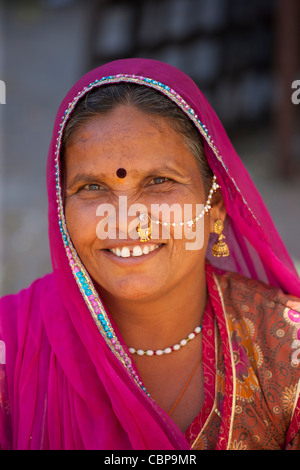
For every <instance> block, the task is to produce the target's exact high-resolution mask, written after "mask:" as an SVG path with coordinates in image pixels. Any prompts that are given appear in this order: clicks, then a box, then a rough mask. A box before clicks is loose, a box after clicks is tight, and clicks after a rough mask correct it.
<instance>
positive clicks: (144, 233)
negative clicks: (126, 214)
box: [136, 214, 152, 242]
mask: <svg viewBox="0 0 300 470" xmlns="http://www.w3.org/2000/svg"><path fill="white" fill-rule="evenodd" d="M147 217H148V220H147ZM139 221H140V223H139V224H138V226H137V229H136V230H137V232H138V234H139V237H140V242H147V241H149V240H151V230H152V220H151V218H150V216H149V215H148V214H140V215H139ZM146 221H147V222H148V225H147V226H146V227H145V228H143V227H142V225H141V222H146Z"/></svg>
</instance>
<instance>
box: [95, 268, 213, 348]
mask: <svg viewBox="0 0 300 470" xmlns="http://www.w3.org/2000/svg"><path fill="white" fill-rule="evenodd" d="M193 277H194V276H193ZM100 291H101V289H100ZM100 295H101V297H102V299H103V301H104V303H105V305H106V307H107V309H108V311H109V312H110V314H111V315H112V317H113V319H114V321H115V323H116V326H117V328H118V329H119V331H120V333H121V335H122V337H123V339H124V341H125V343H126V344H127V345H128V346H131V347H134V348H141V349H161V348H164V347H167V346H170V345H172V344H175V343H176V342H177V341H180V340H181V339H184V338H185V337H186V336H187V335H188V334H189V333H191V332H192V331H193V329H194V328H195V327H196V326H199V325H200V324H201V323H202V317H203V313H204V310H205V306H206V300H207V290H206V278H205V270H204V271H203V273H202V275H200V278H199V276H198V277H197V280H195V279H185V282H184V283H181V285H175V286H173V289H172V290H168V292H165V293H163V292H161V293H159V295H157V296H156V297H153V298H147V299H145V298H144V299H121V298H116V297H112V296H111V295H110V294H109V293H108V292H102V291H101V293H100Z"/></svg>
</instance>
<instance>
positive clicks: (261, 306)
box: [216, 272, 300, 327]
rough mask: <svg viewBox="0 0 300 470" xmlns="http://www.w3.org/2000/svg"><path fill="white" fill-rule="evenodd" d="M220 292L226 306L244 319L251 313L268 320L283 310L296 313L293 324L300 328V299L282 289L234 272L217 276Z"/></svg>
mask: <svg viewBox="0 0 300 470" xmlns="http://www.w3.org/2000/svg"><path fill="white" fill-rule="evenodd" d="M216 278H217V280H218V284H219V286H220V290H221V292H222V295H223V296H224V298H226V304H227V305H228V306H229V307H233V308H234V309H235V310H236V314H237V315H239V316H241V317H244V316H245V314H246V313H249V314H250V315H251V312H252V314H253V315H255V316H256V317H259V316H262V317H263V318H264V319H265V320H267V319H268V315H266V314H267V313H269V314H270V315H272V316H273V317H274V315H275V314H276V312H280V313H282V311H283V309H289V310H292V311H293V312H295V315H294V316H292V315H291V318H293V320H294V321H293V323H295V324H296V325H298V326H299V327H300V299H299V298H297V297H295V296H293V295H290V294H286V293H284V292H283V291H282V290H281V289H280V288H278V287H276V286H272V285H269V284H266V283H264V282H262V281H259V280H256V279H251V278H247V277H245V276H242V275H240V274H237V273H234V272H224V273H221V274H220V273H218V274H216Z"/></svg>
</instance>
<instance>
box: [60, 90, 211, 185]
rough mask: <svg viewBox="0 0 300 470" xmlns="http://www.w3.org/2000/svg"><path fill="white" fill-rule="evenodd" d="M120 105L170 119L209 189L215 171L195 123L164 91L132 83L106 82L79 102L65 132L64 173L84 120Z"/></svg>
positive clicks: (62, 158) (63, 146) (62, 159)
mask: <svg viewBox="0 0 300 470" xmlns="http://www.w3.org/2000/svg"><path fill="white" fill-rule="evenodd" d="M120 105H130V106H134V107H135V108H136V109H138V110H139V111H142V112H144V113H146V114H152V115H158V116H160V117H163V118H166V119H168V120H169V123H170V125H172V127H173V129H175V130H176V131H177V132H179V133H180V134H181V135H182V138H183V140H184V142H185V144H186V145H187V147H188V149H189V150H190V151H191V153H192V154H193V155H194V157H195V158H196V160H197V162H198V165H199V168H200V171H201V175H202V179H203V184H204V187H205V190H207V191H208V190H209V188H210V185H211V180H212V176H213V172H212V170H211V169H210V167H209V165H208V163H207V160H206V156H205V153H204V149H203V142H202V138H201V135H200V133H199V131H198V130H197V129H196V127H195V126H194V124H193V122H192V121H191V120H190V119H189V117H188V116H187V115H186V114H185V113H184V112H183V111H182V110H181V109H180V108H179V107H178V106H177V105H176V104H175V103H174V102H173V101H171V100H170V99H169V98H167V97H166V96H165V95H163V94H162V93H160V92H158V91H156V90H154V89H152V88H148V87H146V86H143V85H136V84H132V83H119V84H113V85H104V86H102V87H99V88H96V89H93V90H91V91H90V92H88V93H87V94H86V95H85V96H84V97H83V98H81V99H80V100H79V101H78V103H77V105H76V107H75V109H74V111H73V113H72V114H71V116H70V118H69V120H68V122H67V124H66V127H65V130H64V133H63V140H62V152H61V162H62V174H63V173H64V170H63V168H64V150H65V149H66V147H67V145H68V142H69V140H70V139H71V137H72V135H73V134H74V132H75V131H76V129H78V127H79V126H80V125H82V124H83V123H85V122H86V120H87V119H89V118H92V117H95V116H97V115H99V114H105V113H108V112H109V111H112V110H113V109H115V108H117V107H118V106H120Z"/></svg>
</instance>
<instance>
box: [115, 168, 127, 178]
mask: <svg viewBox="0 0 300 470" xmlns="http://www.w3.org/2000/svg"><path fill="white" fill-rule="evenodd" d="M126 175H127V171H126V170H125V168H118V170H117V177H118V178H125V176H126Z"/></svg>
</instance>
